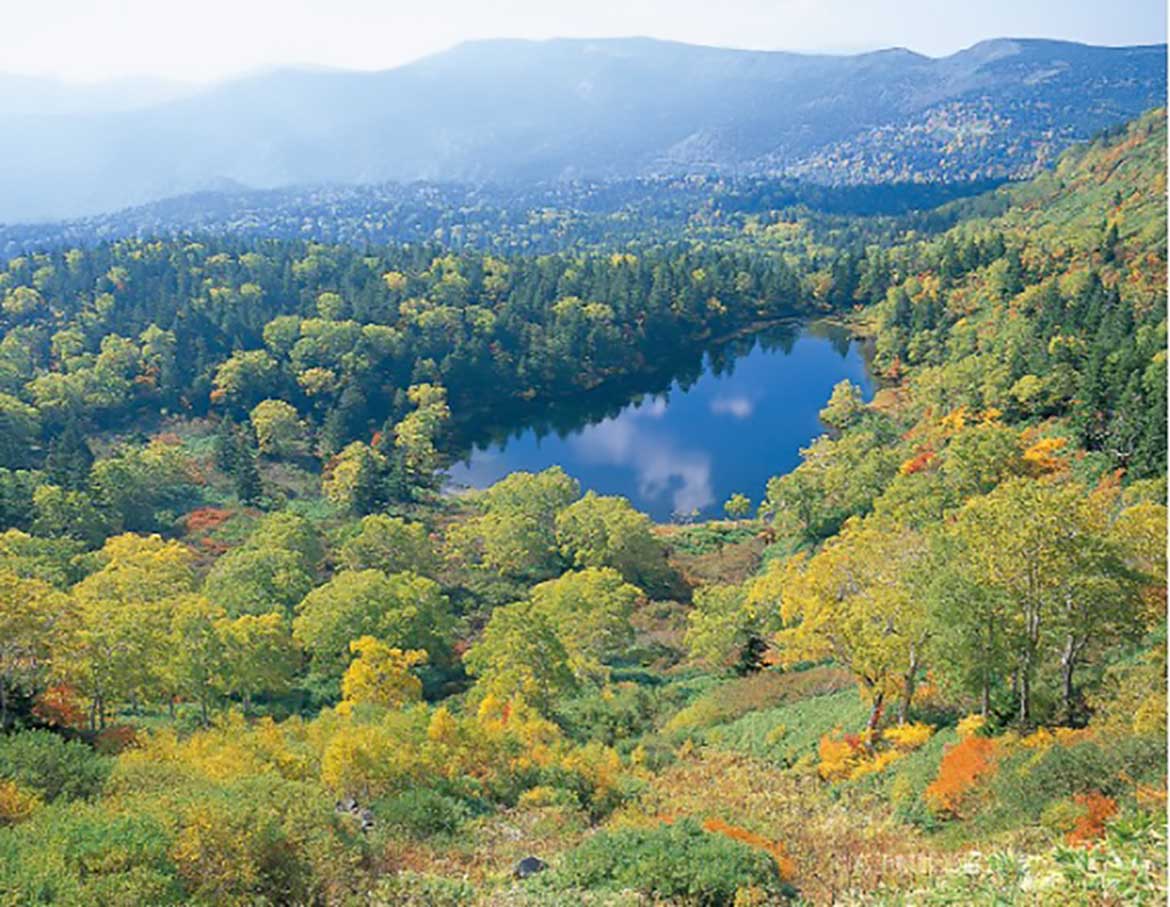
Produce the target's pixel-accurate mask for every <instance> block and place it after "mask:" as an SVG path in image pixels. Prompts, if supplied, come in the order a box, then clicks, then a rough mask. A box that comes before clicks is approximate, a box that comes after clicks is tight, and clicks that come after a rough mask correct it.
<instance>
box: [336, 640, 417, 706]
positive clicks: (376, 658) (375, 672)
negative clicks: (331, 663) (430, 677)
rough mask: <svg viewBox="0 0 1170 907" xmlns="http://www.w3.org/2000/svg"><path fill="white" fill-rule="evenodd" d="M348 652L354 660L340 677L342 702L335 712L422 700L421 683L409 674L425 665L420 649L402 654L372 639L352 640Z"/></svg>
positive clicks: (400, 651) (400, 704)
mask: <svg viewBox="0 0 1170 907" xmlns="http://www.w3.org/2000/svg"><path fill="white" fill-rule="evenodd" d="M349 650H350V651H351V652H352V653H353V654H354V655H356V656H357V658H355V659H354V660H353V661H352V662H351V663H350V665H349V667H348V668H346V671H345V674H344V675H343V676H342V678H341V695H342V700H341V704H340V705H339V706H338V707H337V710H338V711H339V712H341V713H342V714H343V715H347V714H349V713H350V712H352V711H353V707H354V706H355V705H359V704H361V703H369V704H371V705H379V706H382V707H384V708H388V709H396V708H398V707H399V706H402V705H405V704H406V703H408V702H418V700H419V699H421V698H422V681H420V680H419V679H418V677H416V676H415V675H414V674H412V673H411V668H414V667H417V666H418V665H421V664H425V663H426V661H427V653H426V652H424V651H423V650H421V649H407V650H405V651H404V650H402V649H398V648H395V647H394V646H389V645H387V644H386V643H384V642H382V641H381V640H379V639H375V638H374V637H373V636H363V637H361V638H360V639H355V640H354V641H353V642H351V643H350V644H349Z"/></svg>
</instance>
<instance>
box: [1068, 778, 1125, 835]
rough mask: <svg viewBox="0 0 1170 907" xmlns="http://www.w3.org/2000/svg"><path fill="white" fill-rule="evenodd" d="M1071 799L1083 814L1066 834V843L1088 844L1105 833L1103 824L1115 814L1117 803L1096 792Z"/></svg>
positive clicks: (1078, 795)
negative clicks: (1082, 810)
mask: <svg viewBox="0 0 1170 907" xmlns="http://www.w3.org/2000/svg"><path fill="white" fill-rule="evenodd" d="M1073 799H1074V800H1075V801H1076V804H1077V805H1078V806H1080V807H1081V808H1082V809H1084V813H1083V815H1081V817H1080V818H1079V819H1077V823H1076V825H1075V826H1074V828H1073V829H1072V831H1070V832H1069V833H1068V842H1069V843H1070V844H1090V843H1092V842H1093V841H1096V840H1097V839H1098V838H1100V837H1101V835H1103V834H1104V833H1105V823H1106V822H1107V821H1108V820H1109V819H1111V818H1113V816H1115V815H1116V814H1117V801H1116V800H1114V799H1113V798H1112V797H1107V796H1106V795H1105V794H1103V793H1101V792H1100V791H1096V790H1095V791H1089V793H1087V794H1077V795H1076V796H1075V797H1074V798H1073Z"/></svg>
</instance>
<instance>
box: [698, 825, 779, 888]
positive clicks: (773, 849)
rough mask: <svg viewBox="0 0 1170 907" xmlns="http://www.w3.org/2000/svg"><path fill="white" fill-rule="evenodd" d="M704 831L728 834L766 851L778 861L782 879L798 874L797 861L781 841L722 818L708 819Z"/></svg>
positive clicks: (736, 839) (734, 838)
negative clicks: (770, 838)
mask: <svg viewBox="0 0 1170 907" xmlns="http://www.w3.org/2000/svg"><path fill="white" fill-rule="evenodd" d="M703 831H706V832H710V833H711V834H719V835H726V836H727V837H729V838H731V839H732V840H735V841H740V842H742V843H744V844H746V845H748V846H749V847H754V848H756V849H757V850H762V851H764V852H765V853H767V854H768V855H769V856H770V857H771V858H772V859H773V860H775V861H776V870H777V872H779V873H780V878H782V879H785V880H788V879H791V878H793V877H794V876H795V875H796V862H795V861H794V860H793V859H792V857H790V856H788V853H787V852H786V851H785V849H784V845H783V844H781V843H780V842H779V841H772V840H769V839H768V838H765V837H764V836H763V835H758V834H756V833H755V832H751V831H748V830H747V829H746V828H740V827H739V826H738V825H732V824H731V823H729V822H724V821H723V820H722V819H708V820H707V821H706V822H704V823H703Z"/></svg>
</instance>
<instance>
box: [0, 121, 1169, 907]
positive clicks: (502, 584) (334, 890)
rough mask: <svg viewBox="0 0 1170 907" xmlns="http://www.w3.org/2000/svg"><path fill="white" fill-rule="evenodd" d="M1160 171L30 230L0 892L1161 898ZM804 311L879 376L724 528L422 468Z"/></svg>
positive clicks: (524, 477) (612, 900)
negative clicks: (852, 195) (392, 214)
mask: <svg viewBox="0 0 1170 907" xmlns="http://www.w3.org/2000/svg"><path fill="white" fill-rule="evenodd" d="M1165 174H1166V115H1165V111H1154V112H1151V113H1149V114H1147V115H1145V116H1143V117H1142V118H1140V119H1138V120H1136V121H1134V122H1133V123H1131V124H1129V125H1128V126H1127V127H1125V128H1124V129H1120V130H1114V131H1112V132H1111V133H1109V134H1106V135H1103V136H1101V137H1100V138H1098V139H1097V140H1095V141H1093V142H1091V143H1088V144H1086V145H1083V146H1078V147H1075V148H1073V149H1072V150H1070V151H1069V152H1067V153H1066V154H1065V155H1064V156H1063V157H1062V158H1061V159H1060V161H1059V162H1058V163H1057V164H1056V166H1055V168H1054V169H1053V170H1051V171H1049V172H1046V173H1043V174H1041V175H1039V176H1037V177H1036V178H1035V179H1032V180H1030V181H1028V182H1023V183H1015V184H1009V185H1004V186H1000V187H998V188H995V189H994V190H993V191H991V192H989V193H987V194H983V195H980V196H978V197H969V198H960V199H957V200H949V201H947V204H945V205H943V206H942V207H939V208H935V209H933V210H931V211H926V212H920V211H910V210H909V209H911V208H917V207H918V206H920V205H923V204H926V203H928V202H929V203H931V204H933V203H934V202H937V201H943V200H944V199H942V198H937V197H932V196H931V195H930V193H925V192H924V190H915V192H917V193H918V194H908V195H907V196H906V197H907V199H909V200H908V201H906V203H905V206H904V208H905V210H903V208H901V207H899V206H897V205H894V204H893V203H890V206H889V207H887V206H886V203H885V202H882V203H881V204H880V205H878V206H877V207H876V208H874V209H873V210H869V211H866V212H858V211H855V210H852V209H849V208H848V207H844V208H841V209H839V210H830V209H828V207H827V206H824V205H822V206H821V210H816V209H815V206H812V205H809V204H807V202H808V200H807V199H804V200H799V199H798V200H797V201H800V202H801V204H802V205H803V206H802V207H794V198H793V196H792V195H791V194H786V192H787V190H785V192H781V191H779V190H776V194H775V195H774V196H769V195H768V194H767V192H768V191H771V190H768V189H767V187H766V186H763V185H757V186H755V187H754V188H752V187H750V186H749V187H748V188H744V187H743V186H740V188H738V189H735V191H736V192H739V191H741V190H742V191H743V192H745V193H748V192H757V194H756V195H753V196H752V197H751V198H750V199H747V200H746V201H744V204H743V206H742V207H741V208H739V209H736V207H735V204H734V203H733V202H732V201H731V200H730V199H731V197H732V194H730V193H729V191H728V189H727V187H726V186H724V185H723V184H719V185H715V184H713V183H709V182H706V181H702V180H697V181H694V182H693V183H691V184H689V185H688V187H687V188H686V193H687V194H686V195H685V196H684V195H677V196H671V195H670V194H669V193H664V194H663V195H662V196H661V197H660V198H659V199H658V201H657V202H656V201H655V198H654V194H653V193H652V192H650V191H648V190H647V189H646V188H645V186H638V185H634V186H633V187H631V185H628V184H627V185H624V186H620V187H618V188H616V189H615V190H614V192H615V194H616V196H617V200H616V201H615V200H613V199H611V200H608V201H604V202H599V203H598V209H597V210H598V211H599V212H600V213H599V214H598V215H597V216H596V217H586V218H583V219H582V220H580V221H579V222H578V223H577V224H576V226H571V228H568V229H567V232H566V233H564V234H561V235H557V234H555V233H554V232H543V231H537V232H535V233H533V234H532V236H533V237H535V238H533V239H532V242H531V243H528V244H527V245H526V243H524V242H517V241H515V237H516V236H517V235H519V234H517V233H516V232H515V230H514V225H513V224H511V223H510V222H508V221H506V219H505V220H504V221H501V225H500V230H499V232H498V233H496V234H493V232H492V231H493V227H492V218H491V217H490V216H487V215H484V216H479V215H477V216H475V217H471V218H468V221H469V222H472V223H474V224H475V225H476V226H475V231H474V232H475V236H474V237H464V239H463V240H459V241H454V237H453V236H452V235H451V233H450V229H449V227H448V226H444V228H443V230H442V232H440V233H437V234H436V233H435V232H434V228H433V227H431V225H430V222H427V223H426V230H425V232H426V233H428V235H426V236H421V235H420V236H417V237H402V236H391V235H386V234H383V233H379V232H378V231H377V230H374V231H373V232H365V231H362V230H357V231H356V232H349V231H350V229H351V228H350V227H346V228H345V230H344V231H342V232H339V233H336V234H332V235H329V236H327V237H326V236H319V237H315V238H305V237H303V236H302V237H301V238H297V237H296V236H295V235H294V234H295V233H296V230H295V229H294V228H293V226H292V224H291V221H290V222H288V224H287V225H286V226H278V225H279V224H280V223H284V221H282V220H280V219H279V218H276V214H274V215H273V216H274V218H276V219H275V220H274V221H273V222H272V224H273V225H277V226H274V227H273V229H272V230H271V231H269V232H268V233H267V234H266V232H265V230H264V229H263V228H262V227H260V228H257V229H255V230H253V229H247V230H237V229H236V228H235V226H233V224H231V223H227V222H219V223H214V224H212V223H194V224H193V223H191V222H190V221H188V220H186V219H185V218H183V217H179V218H177V219H176V220H175V221H173V222H165V223H164V222H162V221H160V222H159V223H158V224H157V225H154V224H152V225H151V227H150V228H149V230H147V231H146V232H144V233H143V235H137V236H121V237H115V238H109V237H105V236H103V235H102V233H101V232H100V231H98V232H91V233H84V232H81V233H78V232H69V231H67V230H64V229H63V231H62V232H59V233H56V234H54V233H51V232H48V233H43V234H41V236H42V238H43V240H44V241H43V243H42V245H41V246H40V247H37V245H36V242H35V241H30V237H31V236H32V234H28V235H16V234H9V236H8V239H9V240H10V241H11V242H12V243H14V245H12V246H10V247H9V250H10V254H9V255H8V257H7V258H6V259H5V260H4V262H3V268H2V270H0V327H2V332H3V337H2V339H0V524H2V525H0V731H2V733H0V904H4V905H25V904H76V905H90V904H109V905H114V904H119V905H126V904H142V905H147V904H149V905H162V904H208V905H210V904H216V905H219V904H239V905H244V904H248V905H254V904H272V905H286V904H306V905H307V904H322V905H326V904H328V905H333V904H336V905H347V904H353V905H356V904H374V905H440V907H442V905H452V907H455V905H496V904H499V905H505V904H506V905H534V907H535V905H554V907H555V905H576V904H595V905H615V907H617V905H637V904H651V903H655V904H668V905H670V904H673V905H711V907H714V905H734V907H748V905H765V904H781V903H814V904H829V903H857V904H871V905H877V904H890V905H894V904H910V903H914V904H939V905H941V904H956V903H963V904H1016V903H1019V904H1036V905H1041V904H1067V903H1074V904H1093V905H1098V904H1099V905H1107V904H1120V903H1125V904H1158V903H1165V899H1166V879H1165V871H1166V860H1165V835H1164V827H1165V821H1166V811H1165V810H1166V712H1167V704H1166V693H1165V690H1166V652H1165V645H1166V615H1165V606H1166V471H1167V460H1166V433H1167V423H1166V414H1167V401H1166V386H1167V373H1166V278H1167V272H1166V176H1165ZM745 185H746V184H745ZM757 190H758V191H757ZM451 191H453V192H454V191H456V190H451ZM464 191H465V190H463V189H460V190H458V192H464ZM597 191H601V190H600V189H599V190H597ZM680 191H681V190H680ZM888 191H890V192H895V190H893V189H890V190H888ZM907 192H909V190H907ZM631 193H632V195H631ZM701 195H705V196H706V197H707V198H708V200H709V201H710V204H709V205H708V206H707V207H706V209H705V210H707V211H708V212H709V213H710V212H713V211H718V212H722V213H721V214H720V215H719V216H718V217H712V218H711V219H710V220H709V221H708V222H707V223H706V224H702V225H699V226H696V223H695V221H694V219H693V218H692V216H691V215H690V214H688V215H687V216H686V217H685V218H683V217H680V216H679V215H678V213H677V211H672V210H671V209H670V208H669V205H670V204H671V203H672V199H673V200H674V201H677V202H678V203H679V204H680V205H683V208H680V209H678V210H684V209H685V210H687V211H690V210H691V209H690V208H689V207H686V206H689V205H691V204H692V203H694V202H695V201H696V199H698V198H699V196H701ZM874 197H875V198H879V199H880V198H881V195H880V194H877V195H875V196H874ZM631 198H633V202H631V203H630V204H629V205H628V206H626V207H624V208H623V207H622V205H623V204H625V202H626V201H628V200H629V199H631ZM359 201H360V200H359ZM659 202H661V207H658V205H659ZM684 202H685V205H684V204H683V203H684ZM281 204H283V202H281ZM428 204H430V203H428ZM527 205H530V203H529V202H525V203H524V205H523V206H519V207H516V208H514V209H512V210H514V211H520V210H528V209H527V208H525V207H524V206H527ZM581 205H582V202H581V201H580V199H577V200H575V201H573V202H572V203H571V205H569V206H568V207H574V208H577V207H580V206H581ZM700 207H702V206H701V205H700ZM279 209H280V205H279V204H278V205H275V206H274V207H272V208H270V209H269V210H270V211H273V212H277V211H279ZM291 210H292V209H290V211H291ZM355 210H356V209H355ZM481 210H485V211H486V210H490V209H486V208H485V209H481ZM501 210H503V209H502V208H501ZM618 210H621V211H623V212H624V213H623V214H622V217H621V218H616V217H615V216H614V212H615V211H618ZM154 211H155V213H156V214H158V212H165V208H163V207H159V208H156V209H154ZM656 211H657V212H658V213H657V214H656V213H655V212H656ZM294 214H295V212H294ZM724 215H726V216H724ZM290 216H291V215H290ZM319 216H320V217H322V218H326V217H327V215H325V214H321V215H319ZM281 217H283V215H281ZM356 217H357V215H356V214H355V218H356ZM455 220H458V218H455ZM614 220H620V221H622V225H621V226H620V227H616V226H613V227H612V229H611V226H612V225H611V223H610V222H611V221H614ZM716 221H717V225H715V226H713V224H715V223H716ZM352 223H353V224H358V223H360V219H355V220H353V221H352ZM663 224H666V225H667V226H666V227H663ZM685 224H690V226H689V227H687V226H685ZM71 229H72V228H71ZM355 229H356V228H355ZM378 229H381V228H380V227H379V228H378ZM420 229H421V228H420ZM126 232H132V231H129V230H127V231H126ZM152 232H153V235H150V234H151V233H152ZM493 236H498V237H503V240H502V241H501V242H500V243H494V242H493V239H492V237H493ZM326 239H328V241H323V240H326ZM407 239H408V240H409V241H403V240H407ZM388 240H393V241H391V242H389V244H385V243H386V242H387V241H388ZM18 246H19V248H18ZM826 316H828V317H832V318H833V319H835V320H837V321H839V322H842V323H844V324H847V325H848V326H849V328H850V330H852V331H853V332H854V333H855V334H856V335H858V336H860V337H864V338H867V339H868V340H869V341H870V343H871V345H872V349H873V358H872V363H871V369H872V371H873V373H874V375H875V377H876V378H877V379H878V384H879V389H878V390H877V392H876V393H875V394H874V396H873V398H872V400H868V401H867V400H866V399H864V398H863V395H862V393H861V391H860V389H859V388H857V387H855V386H853V385H851V384H849V383H848V382H842V383H841V384H839V385H838V386H837V387H836V388H835V390H834V391H833V393H832V396H831V398H830V399H828V400H826V401H825V406H824V409H823V410H822V412H821V416H820V419H821V423H822V425H823V427H824V433H823V434H822V435H821V436H819V437H817V438H815V439H812V440H811V441H810V443H809V445H808V447H807V448H806V449H805V450H804V451H802V459H801V462H800V465H799V466H797V467H796V468H795V469H794V470H792V471H791V472H788V473H786V474H782V475H777V476H776V477H775V478H774V479H772V480H771V481H770V482H769V483H768V486H767V488H766V489H760V491H761V492H763V493H762V494H758V495H757V497H758V500H750V499H749V498H748V497H747V496H745V495H743V494H738V495H735V496H733V497H732V498H731V499H730V500H728V501H727V504H726V508H725V509H726V512H727V519H725V520H717V521H711V522H706V523H697V524H689V525H658V524H654V523H653V522H651V521H650V520H649V518H647V517H646V516H645V515H644V514H641V513H639V512H638V511H637V510H635V509H634V508H633V507H632V506H631V505H630V503H629V502H628V501H626V500H625V499H623V498H618V497H610V496H605V495H598V494H596V493H594V492H592V491H586V490H584V489H582V487H581V486H580V484H579V483H578V482H577V481H576V480H575V479H574V478H573V477H571V476H569V475H567V474H566V473H565V472H564V471H563V470H561V469H559V468H552V469H549V470H546V471H544V472H541V473H523V472H520V473H514V474H512V475H510V476H508V477H507V478H505V479H503V480H502V481H500V482H498V483H497V484H495V485H493V486H491V487H490V488H487V489H483V490H480V491H474V492H468V493H459V494H455V493H452V492H451V491H450V490H449V489H446V488H445V487H444V470H445V469H446V468H447V467H448V466H449V465H450V464H451V463H452V462H453V460H454V459H456V458H457V457H459V456H460V455H461V453H462V452H463V451H464V450H465V449H466V446H467V444H468V443H470V441H471V440H472V439H474V438H475V437H476V436H477V432H480V431H482V430H483V426H484V425H487V424H495V423H498V421H499V420H500V419H501V418H505V417H507V416H510V414H512V413H517V414H523V413H525V412H537V411H539V412H547V411H548V410H549V409H550V408H553V409H555V407H556V406H557V403H558V401H561V400H565V399H571V398H575V397H577V396H579V395H581V394H582V393H583V392H585V391H587V390H590V389H594V388H599V387H604V386H607V385H611V384H617V385H619V386H621V387H623V388H626V387H628V388H630V389H631V391H636V390H637V388H638V387H639V386H640V384H646V385H647V386H649V385H650V384H652V383H653V382H654V381H655V380H658V379H659V378H660V377H661V376H662V375H670V374H674V373H675V372H676V370H678V369H680V368H682V369H685V367H686V364H687V363H688V362H689V361H691V359H692V358H693V357H694V356H696V355H700V354H701V353H702V352H703V351H705V350H710V349H712V348H717V347H718V345H719V344H720V343H723V342H726V341H727V340H728V339H730V338H735V337H740V336H750V335H753V334H756V333H758V332H761V331H763V330H764V329H766V328H768V327H770V326H773V325H775V324H777V323H779V322H784V321H788V320H792V319H807V318H812V317H826ZM688 357H690V358H688Z"/></svg>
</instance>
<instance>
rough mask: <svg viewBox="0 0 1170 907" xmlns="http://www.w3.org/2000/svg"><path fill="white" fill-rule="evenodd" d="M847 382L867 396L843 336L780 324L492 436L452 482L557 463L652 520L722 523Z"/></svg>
mask: <svg viewBox="0 0 1170 907" xmlns="http://www.w3.org/2000/svg"><path fill="white" fill-rule="evenodd" d="M843 379H848V380H850V381H852V382H854V383H855V384H857V385H859V386H860V387H861V388H862V391H863V393H864V394H865V397H866V399H869V396H870V394H871V391H872V388H871V382H870V378H869V376H868V373H867V371H866V366H865V361H864V359H863V357H862V354H861V350H860V347H859V345H858V344H857V343H856V342H853V341H851V340H850V338H849V336H848V334H846V333H845V332H844V331H843V330H841V329H840V328H838V327H834V326H832V325H828V324H825V323H812V324H807V325H785V326H781V327H778V328H774V329H772V330H770V331H768V332H766V333H764V334H761V335H758V336H756V337H752V338H747V339H741V340H737V341H734V342H731V343H728V344H725V345H723V346H721V347H720V348H718V349H716V350H713V351H710V352H708V353H705V354H703V355H702V358H701V360H700V359H699V358H698V357H695V358H694V361H692V362H690V363H688V364H686V365H680V367H679V369H678V370H677V371H676V372H675V373H674V374H673V375H667V376H665V378H663V379H661V380H660V381H659V382H658V385H659V386H658V387H656V388H655V389H654V390H653V391H651V392H646V393H641V394H637V395H633V394H631V392H630V391H629V390H626V391H625V392H624V393H622V392H620V391H617V390H615V389H607V390H606V391H605V392H603V393H602V394H598V393H596V392H593V394H592V395H582V396H583V398H585V397H588V398H589V399H580V400H568V401H561V402H559V403H557V404H556V405H555V408H554V409H553V410H551V411H550V412H548V413H546V414H545V416H544V418H543V419H540V420H538V419H529V420H528V423H527V424H523V425H519V426H508V427H503V428H497V429H496V430H495V431H494V432H492V431H489V432H487V434H488V435H489V436H488V437H487V438H481V439H480V440H479V441H478V443H476V444H475V445H474V446H473V448H472V451H471V454H470V456H469V457H468V458H467V459H466V460H465V461H464V462H462V463H459V464H457V465H455V466H454V467H453V468H452V469H451V470H450V476H451V483H452V485H453V486H455V487H467V486H470V487H472V488H483V487H486V486H488V485H491V484H492V483H493V482H496V481H498V480H499V479H501V478H503V477H504V476H505V475H507V474H508V473H510V472H515V471H517V470H527V471H530V472H536V471H539V470H541V469H545V468H547V467H549V466H554V465H559V466H561V467H563V468H564V470H565V471H566V472H567V473H569V475H571V476H573V477H575V478H576V479H577V480H578V481H580V483H581V486H582V489H583V490H588V489H593V490H594V491H596V492H598V493H599V494H619V495H622V496H624V497H627V498H629V499H630V501H631V502H632V503H633V504H634V506H635V507H637V508H638V509H639V510H642V511H644V512H645V513H648V514H649V515H650V516H651V517H653V518H654V519H656V520H660V521H664V520H670V519H672V518H677V517H678V516H681V515H689V514H692V513H693V512H694V511H698V514H699V515H700V516H702V517H713V516H718V515H720V514H721V512H722V507H723V502H724V501H726V500H727V498H728V497H729V496H730V495H731V494H733V493H734V492H742V493H744V494H746V495H748V497H750V498H751V499H752V502H753V505H754V504H758V503H759V501H760V498H761V497H762V495H763V493H764V485H765V483H766V482H767V481H768V479H769V478H771V477H772V476H774V475H777V474H780V473H784V472H787V471H788V470H790V469H792V468H793V467H794V466H795V465H796V464H797V463H798V462H799V459H800V456H799V452H800V449H801V448H802V447H805V446H807V445H808V443H809V441H811V440H812V439H813V438H815V437H816V436H817V435H819V434H821V433H822V432H823V430H824V429H823V427H822V426H821V424H820V421H819V420H818V418H817V413H818V411H819V410H820V409H821V408H822V407H823V406H824V405H825V401H826V400H828V398H829V394H830V393H831V391H832V389H833V385H834V384H836V383H837V382H838V381H841V380H843ZM607 394H608V395H609V396H608V398H606V396H605V395H607ZM614 394H620V396H617V397H615V396H614Z"/></svg>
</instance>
